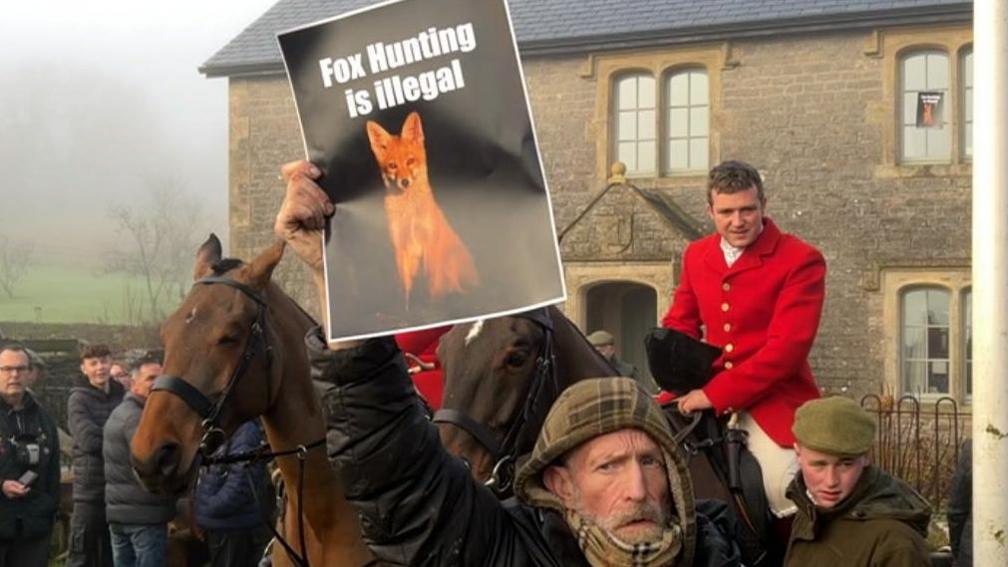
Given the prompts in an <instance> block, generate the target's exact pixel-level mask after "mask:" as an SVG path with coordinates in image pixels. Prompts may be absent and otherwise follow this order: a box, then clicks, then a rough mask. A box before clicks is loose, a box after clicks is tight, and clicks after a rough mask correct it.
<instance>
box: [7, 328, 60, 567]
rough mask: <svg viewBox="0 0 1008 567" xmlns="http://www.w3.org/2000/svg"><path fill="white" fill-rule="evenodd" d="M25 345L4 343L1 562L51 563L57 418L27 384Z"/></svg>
mask: <svg viewBox="0 0 1008 567" xmlns="http://www.w3.org/2000/svg"><path fill="white" fill-rule="evenodd" d="M32 370H33V366H32V363H31V359H30V358H29V357H28V353H26V352H25V349H24V348H23V347H21V346H18V345H4V346H0V481H2V496H0V567H7V566H11V567H14V566H16V567H22V566H24V567H45V566H46V565H47V563H48V561H49V538H50V535H51V534H52V526H53V522H54V521H55V518H56V509H57V505H58V502H59V481H60V468H59V455H60V454H59V437H58V436H57V434H56V422H55V421H53V419H52V417H50V416H49V415H48V414H47V413H46V412H45V410H44V409H42V406H40V405H39V404H38V403H36V401H35V398H34V397H33V396H32V395H31V392H29V391H28V389H27V384H26V381H27V380H28V378H29V376H30V375H31V374H32Z"/></svg>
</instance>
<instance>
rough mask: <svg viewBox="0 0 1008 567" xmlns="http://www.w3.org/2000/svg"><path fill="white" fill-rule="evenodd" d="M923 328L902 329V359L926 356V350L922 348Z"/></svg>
mask: <svg viewBox="0 0 1008 567" xmlns="http://www.w3.org/2000/svg"><path fill="white" fill-rule="evenodd" d="M924 346H925V345H924V328H923V327H907V328H905V329H903V359H904V360H911V359H924V358H927V351H926V350H925V349H924Z"/></svg>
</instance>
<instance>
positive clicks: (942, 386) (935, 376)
mask: <svg viewBox="0 0 1008 567" xmlns="http://www.w3.org/2000/svg"><path fill="white" fill-rule="evenodd" d="M948 367H949V365H948V361H945V360H935V361H932V362H930V363H928V365H927V369H928V388H927V392H928V393H929V394H947V393H948V392H949V375H948Z"/></svg>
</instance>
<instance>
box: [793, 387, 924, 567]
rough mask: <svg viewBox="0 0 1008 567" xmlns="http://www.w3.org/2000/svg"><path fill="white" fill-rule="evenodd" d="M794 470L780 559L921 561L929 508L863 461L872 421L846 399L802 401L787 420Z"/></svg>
mask: <svg viewBox="0 0 1008 567" xmlns="http://www.w3.org/2000/svg"><path fill="white" fill-rule="evenodd" d="M792 431H793V432H794V435H795V439H797V442H796V443H795V452H796V454H797V457H798V465H799V467H800V472H799V473H798V474H797V475H795V478H794V480H793V481H792V482H791V485H790V486H788V490H787V496H788V498H790V499H791V500H792V501H794V503H795V504H796V505H797V506H798V514H797V516H795V521H794V527H793V528H792V530H791V541H790V542H789V544H788V552H787V557H786V559H785V564H786V565H794V566H798V565H815V566H816V567H827V566H830V565H837V566H840V565H843V566H845V567H856V566H859V565H865V566H867V565H872V566H904V565H906V566H911V565H922V566H926V565H928V564H929V563H928V552H927V545H926V544H925V537H926V536H927V526H928V522H929V520H930V518H931V506H930V505H929V504H928V502H927V501H926V500H925V499H924V498H923V497H922V496H921V495H920V494H918V493H917V492H916V491H914V490H913V489H912V488H910V487H909V486H907V485H906V484H905V483H904V482H903V481H901V480H899V479H897V478H894V477H892V476H890V475H889V474H888V473H886V472H885V471H882V470H880V469H878V468H877V467H875V466H872V465H871V464H870V463H869V462H868V451H869V450H871V447H872V443H873V441H874V439H875V420H874V419H872V417H871V416H869V415H868V413H867V412H865V411H864V410H863V409H862V408H861V407H860V406H859V405H858V404H857V403H855V402H854V401H853V400H851V399H849V398H844V397H839V396H837V397H831V398H823V399H818V400H810V401H808V402H805V403H804V404H803V405H802V406H801V407H799V408H798V411H797V413H796V414H795V422H794V425H793V426H792Z"/></svg>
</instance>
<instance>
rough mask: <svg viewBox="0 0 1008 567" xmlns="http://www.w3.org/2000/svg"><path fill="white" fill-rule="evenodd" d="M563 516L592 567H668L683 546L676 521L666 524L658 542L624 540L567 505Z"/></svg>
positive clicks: (680, 530)
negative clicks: (627, 541)
mask: <svg viewBox="0 0 1008 567" xmlns="http://www.w3.org/2000/svg"><path fill="white" fill-rule="evenodd" d="M564 518H565V519H566V520H567V525H568V526H570V529H571V532H572V533H573V534H574V537H576V538H577V543H578V547H580V548H581V551H582V552H583V553H584V554H585V558H586V559H587V560H588V563H589V564H591V566H592V567H669V566H671V565H675V560H676V557H678V555H679V553H680V552H681V551H682V548H683V537H682V529H680V528H679V526H678V525H676V524H671V525H669V526H666V528H665V529H664V530H662V536H661V539H660V540H658V541H647V542H643V543H626V542H624V541H621V540H620V539H618V538H615V537H613V536H612V535H611V534H610V533H609V532H607V531H606V530H604V529H602V527H601V526H599V525H598V524H596V523H595V522H593V521H591V520H590V519H589V518H586V517H584V516H583V515H581V514H579V513H578V512H577V511H575V510H571V509H569V508H568V509H567V511H566V512H565V513H564Z"/></svg>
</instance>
